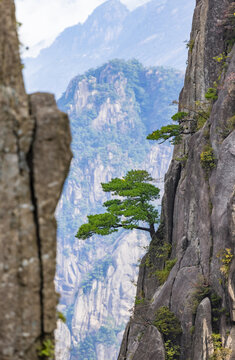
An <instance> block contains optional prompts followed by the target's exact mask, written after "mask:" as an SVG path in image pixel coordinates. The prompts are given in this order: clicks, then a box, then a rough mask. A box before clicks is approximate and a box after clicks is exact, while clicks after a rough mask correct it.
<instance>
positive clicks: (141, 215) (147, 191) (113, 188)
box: [76, 170, 160, 240]
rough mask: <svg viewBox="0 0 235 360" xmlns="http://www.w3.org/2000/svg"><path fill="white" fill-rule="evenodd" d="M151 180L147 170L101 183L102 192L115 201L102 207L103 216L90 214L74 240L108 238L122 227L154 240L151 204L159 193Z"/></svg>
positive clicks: (155, 215)
mask: <svg viewBox="0 0 235 360" xmlns="http://www.w3.org/2000/svg"><path fill="white" fill-rule="evenodd" d="M152 181H153V178H152V177H151V176H150V175H149V173H148V172H147V171H145V170H131V171H129V172H128V173H127V174H126V176H124V177H123V178H121V179H120V178H115V179H112V180H111V181H109V182H108V183H102V184H101V185H102V188H103V191H105V192H110V193H111V194H112V195H117V196H118V198H117V199H113V200H108V201H106V202H105V203H104V204H103V206H104V207H105V208H106V212H105V213H103V214H96V215H89V216H88V223H86V224H83V225H82V226H81V227H80V228H79V229H78V233H77V235H76V237H77V238H78V239H83V240H85V239H87V238H89V237H91V236H92V235H94V234H98V235H109V234H111V233H113V232H116V231H118V229H119V228H123V229H131V230H132V229H138V230H143V231H147V232H149V233H150V235H151V237H152V238H153V236H154V234H155V227H154V224H156V223H157V222H158V220H159V214H158V211H157V209H156V208H155V207H154V206H153V205H152V204H151V202H152V201H153V200H156V199H159V192H160V190H159V189H158V188H157V187H156V186H154V185H153V184H151V182H152ZM142 224H143V226H142ZM145 224H147V225H146V226H145Z"/></svg>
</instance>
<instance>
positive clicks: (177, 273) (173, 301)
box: [118, 0, 235, 360]
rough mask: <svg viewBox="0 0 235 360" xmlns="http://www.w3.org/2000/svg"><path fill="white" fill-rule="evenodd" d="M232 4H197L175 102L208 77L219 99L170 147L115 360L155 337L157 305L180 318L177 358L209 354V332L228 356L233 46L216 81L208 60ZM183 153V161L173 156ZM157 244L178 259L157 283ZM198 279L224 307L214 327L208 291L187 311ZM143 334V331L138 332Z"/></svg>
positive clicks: (190, 97) (202, 89)
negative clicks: (207, 166)
mask: <svg viewBox="0 0 235 360" xmlns="http://www.w3.org/2000/svg"><path fill="white" fill-rule="evenodd" d="M231 4H232V2H231V1H230V2H229V1H227V0H213V1H212V0H198V1H197V2H196V9H195V13H194V19H193V26H192V32H191V41H192V43H191V44H192V48H191V49H190V51H189V58H188V68H187V71H186V76H185V84H184V88H183V90H182V92H181V95H180V105H179V107H180V110H181V111H184V110H185V109H186V110H187V109H195V101H201V102H205V93H206V91H207V89H208V88H209V87H214V81H217V82H218V83H219V86H218V99H217V100H216V101H214V102H213V104H212V109H211V112H210V117H209V118H208V120H207V121H206V123H205V124H204V126H203V127H202V128H201V129H199V130H198V131H196V132H195V134H194V135H192V136H187V137H185V138H184V139H183V141H182V143H181V144H180V145H177V146H176V147H175V149H174V156H173V160H172V163H171V165H170V168H169V170H168V173H167V175H166V178H165V194H164V197H163V203H162V214H161V225H160V228H159V230H158V232H157V233H156V238H155V240H154V241H153V242H152V243H151V245H150V251H149V253H148V254H147V255H146V256H145V257H144V259H143V260H142V266H141V267H140V274H139V280H138V288H137V294H139V296H141V297H142V298H144V301H145V303H144V304H143V305H141V304H139V305H136V307H135V310H134V314H133V317H132V318H131V320H130V322H129V324H128V326H127V329H126V332H125V335H124V339H123V343H122V347H121V350H120V354H119V358H118V359H119V360H121V359H125V360H129V359H132V358H133V356H134V358H135V359H136V360H140V359H142V357H141V353H142V351H143V350H142V349H143V348H145V349H146V351H147V352H149V351H150V349H151V347H152V345H151V344H153V342H154V339H155V336H156V335H155V334H154V333H152V334H150V330H149V328H150V327H151V325H152V324H153V322H154V317H155V313H156V310H157V309H158V308H160V307H161V306H168V307H169V308H170V310H171V311H172V312H174V313H175V315H176V316H177V317H178V319H179V320H180V322H181V327H182V335H181V340H180V352H181V355H180V356H179V358H180V359H182V360H186V359H208V358H209V357H210V355H211V354H213V351H214V348H213V343H212V336H211V335H212V332H217V333H220V335H221V338H222V345H223V347H224V348H228V349H230V350H231V354H230V355H228V356H227V358H228V359H229V358H230V359H233V358H235V344H234V343H235V336H234V333H235V331H234V325H233V324H234V309H235V300H234V299H235V297H234V288H235V283H234V279H235V275H234V274H235V260H234V259H233V260H232V261H231V262H230V264H229V271H228V274H227V276H224V275H223V274H222V273H221V270H220V268H221V265H222V263H221V259H219V258H218V253H219V252H220V251H221V250H222V251H223V250H224V249H229V250H230V251H231V254H232V255H234V241H235V239H234V233H235V222H234V201H235V200H234V196H235V195H234V184H235V148H234V144H235V131H234V124H233V125H231V120H229V119H231V117H232V116H234V114H235V81H234V79H235V77H234V76H235V48H234V46H233V49H232V50H231V51H230V52H229V58H228V59H227V65H225V66H226V68H227V69H226V70H225V71H223V73H222V76H221V79H220V81H218V77H219V74H220V70H221V67H220V66H221V64H220V63H218V62H216V61H215V60H213V57H215V56H217V55H219V54H221V53H223V52H224V51H228V49H227V48H226V43H225V33H224V30H223V27H221V26H219V25H218V24H219V23H220V22H221V19H222V18H223V16H224V14H225V12H226V10H227V9H228V6H229V5H231ZM233 4H234V3H233ZM229 124H230V125H229ZM206 145H208V146H211V147H212V149H213V154H214V156H215V167H214V168H213V169H212V170H211V171H209V172H207V173H206V171H205V170H204V169H203V167H202V163H201V160H200V154H201V153H202V152H203V151H205V146H206ZM185 156H186V158H187V161H186V164H185V163H183V161H182V162H180V161H179V160H176V158H177V159H178V158H184V157H185ZM163 242H169V243H171V245H172V252H171V258H172V259H174V258H177V262H176V264H175V266H174V267H173V269H172V270H171V272H170V274H169V277H168V279H167V281H166V282H165V283H164V284H163V285H162V286H159V283H158V280H157V278H156V276H155V275H154V271H155V270H156V269H159V268H161V267H162V263H159V261H158V260H157V258H156V249H157V248H158V246H159V244H161V243H163ZM146 259H148V261H146ZM200 283H201V285H203V286H204V287H205V288H206V287H207V288H208V289H209V288H210V293H214V294H216V296H217V297H218V299H220V300H219V301H220V304H219V305H218V304H217V307H218V308H219V309H220V310H221V309H222V308H223V311H221V313H220V315H219V320H218V321H217V328H215V320H213V317H214V316H213V312H215V311H216V309H215V304H213V303H212V300H211V299H212V298H211V296H210V298H208V297H206V294H205V295H204V296H202V298H201V299H200V300H199V302H198V306H197V309H196V314H195V312H194V311H193V306H192V299H193V296H194V295H193V293H195V291H196V290H197V289H198V287H199V285H200ZM200 302H201V303H200ZM210 309H211V310H210ZM211 312H212V316H211ZM225 313H227V316H225ZM147 332H148V333H149V336H148V337H147V336H145V335H144V334H146V333H147ZM156 341H157V338H156ZM139 350H141V351H139ZM155 358H156V359H157V358H158V357H155ZM152 359H154V357H152Z"/></svg>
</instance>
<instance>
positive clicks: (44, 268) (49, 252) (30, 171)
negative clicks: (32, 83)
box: [0, 0, 71, 360]
mask: <svg viewBox="0 0 235 360" xmlns="http://www.w3.org/2000/svg"><path fill="white" fill-rule="evenodd" d="M0 132H1V140H0V156H1V160H0V164H1V165H0V201H1V210H0V230H1V231H0V279H1V281H0V286H1V290H0V309H1V321H0V359H1V360H18V359H27V360H31V359H37V358H38V351H37V348H38V346H41V342H42V341H43V339H45V337H46V336H47V335H48V336H50V337H51V339H52V340H53V331H54V329H55V326H56V304H57V297H56V294H55V289H54V284H53V279H54V273H55V252H56V224H55V220H54V210H55V207H56V204H57V201H58V198H59V195H60V191H61V188H62V185H63V182H64V179H65V176H66V171H67V169H68V166H69V162H70V158H71V153H70V151H69V144H70V131H69V124H68V119H67V117H66V116H65V115H64V114H62V113H60V112H59V110H58V109H57V108H56V104H55V100H54V98H53V96H52V95H49V94H34V95H32V96H30V97H29V98H28V96H27V95H26V93H25V90H24V85H23V80H22V75H21V63H20V57H19V43H18V38H17V33H16V21H15V9H14V2H13V1H10V0H2V1H0Z"/></svg>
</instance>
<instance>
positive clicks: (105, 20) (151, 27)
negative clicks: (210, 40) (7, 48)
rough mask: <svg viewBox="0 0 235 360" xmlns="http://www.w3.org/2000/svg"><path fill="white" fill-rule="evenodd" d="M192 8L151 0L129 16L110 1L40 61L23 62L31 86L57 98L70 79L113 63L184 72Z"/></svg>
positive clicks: (63, 36)
mask: <svg viewBox="0 0 235 360" xmlns="http://www.w3.org/2000/svg"><path fill="white" fill-rule="evenodd" d="M172 3H173V5H172ZM193 6H194V1H193V0H189V1H187V2H185V1H184V0H175V1H174V2H172V1H171V0H161V1H159V0H152V1H150V2H149V3H146V4H145V5H143V6H140V7H138V8H137V9H135V10H134V11H132V12H130V11H129V10H128V9H127V8H126V7H125V6H124V5H123V4H122V3H121V2H120V1H119V0H109V1H107V2H105V3H104V4H102V5H100V6H99V7H98V8H96V9H95V10H94V12H93V13H92V14H91V15H90V16H89V17H88V19H87V21H86V22H85V23H84V24H78V25H75V26H73V27H70V28H68V29H66V30H64V31H63V32H62V33H61V34H60V35H59V36H58V37H57V39H56V40H55V41H54V43H53V44H52V45H51V46H50V47H49V48H46V49H43V50H42V51H41V52H40V54H39V55H38V57H37V58H35V59H33V58H26V59H25V60H24V63H25V71H24V75H25V80H26V86H27V88H28V90H29V91H34V90H37V91H38V90H42V91H45V90H47V91H51V92H54V93H56V94H57V96H58V95H60V94H61V93H62V91H64V89H65V87H66V86H67V84H68V79H71V78H72V77H73V76H75V75H77V74H78V73H80V74H81V73H83V72H84V71H86V70H88V69H89V68H92V67H97V66H99V65H102V64H103V63H104V62H106V61H107V60H110V59H112V58H119V59H121V58H123V59H126V60H127V59H131V58H137V59H138V60H140V61H141V62H143V64H144V65H148V66H150V65H151V66H152V65H164V66H171V67H175V68H179V69H181V70H184V69H185V62H186V56H187V50H186V48H185V44H184V43H183V42H184V40H186V39H188V38H189V32H190V26H191V18H192V11H193ZM181 13H183V14H184V18H183V19H182V16H181ZM172 24H174V26H172ZM55 64H56V66H55Z"/></svg>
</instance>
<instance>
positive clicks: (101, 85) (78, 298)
mask: <svg viewBox="0 0 235 360" xmlns="http://www.w3.org/2000/svg"><path fill="white" fill-rule="evenodd" d="M181 85H182V75H181V73H179V72H177V71H173V70H164V69H162V68H151V69H146V68H144V67H142V65H141V64H139V63H138V62H137V61H131V62H129V63H126V62H124V61H118V60H117V61H111V62H109V63H107V64H105V65H104V66H102V67H101V68H98V69H96V70H91V71H89V72H88V73H86V74H85V75H84V76H78V77H76V78H74V79H73V80H72V81H71V82H70V84H69V86H68V88H67V90H66V92H65V93H64V95H63V97H62V98H61V99H60V100H59V102H58V104H59V107H60V108H61V109H63V110H67V112H68V114H69V116H70V121H71V129H72V135H73V142H72V150H73V154H74V158H73V161H72V164H71V168H70V174H69V177H68V179H67V182H66V185H65V188H64V192H63V195H62V197H61V200H60V203H59V205H58V207H57V220H58V226H59V230H58V250H57V276H56V286H57V289H58V292H60V294H61V299H60V306H59V309H60V310H61V311H62V312H63V313H64V314H65V316H66V318H67V325H63V326H61V325H60V327H59V329H58V330H57V334H58V335H57V336H58V339H60V340H59V342H58V345H57V346H58V351H57V358H58V359H61V360H62V359H63V360H64V359H74V360H75V359H78V358H81V359H83V358H84V357H85V355H86V356H88V355H87V354H89V359H98V360H102V359H103V360H107V359H110V360H111V359H113V360H114V359H116V358H117V356H118V349H119V345H120V341H121V338H122V334H123V330H124V327H125V324H126V322H127V320H128V318H129V316H130V310H131V308H132V307H133V304H134V299H135V292H136V286H135V283H136V279H137V272H138V264H139V259H140V258H141V257H142V256H143V254H144V252H145V251H146V246H147V245H148V244H149V240H150V239H149V235H148V234H147V233H144V232H138V231H133V232H131V231H121V232H120V233H117V234H112V236H108V237H103V238H102V237H98V236H96V237H95V236H94V237H93V238H92V239H89V240H86V241H82V240H78V239H76V238H75V235H76V232H77V230H78V227H79V225H81V224H82V223H83V222H85V221H86V215H87V214H91V213H93V214H94V213H97V212H101V211H103V210H102V203H103V202H104V200H105V199H107V194H106V193H104V192H103V191H102V188H101V185H100V183H101V182H107V181H109V180H110V179H111V178H113V177H120V176H123V175H124V174H125V173H126V171H128V170H130V169H147V170H148V171H149V172H150V173H151V174H152V176H153V177H154V179H155V182H154V184H155V185H156V186H158V187H160V188H161V189H162V185H163V178H164V174H165V172H166V170H167V167H168V164H169V161H170V158H171V154H172V152H171V147H170V146H169V145H162V146H161V147H160V146H159V145H157V144H156V143H150V142H148V141H147V140H146V135H147V134H148V133H149V132H150V131H152V130H154V129H155V128H157V127H159V126H160V125H162V124H164V123H165V122H167V121H169V118H170V116H171V114H173V113H174V111H175V110H176V109H175V107H174V106H170V105H169V104H170V102H171V101H172V100H174V99H175V98H176V97H177V94H178V92H179V90H180V88H181ZM61 344H64V346H62V345H61ZM63 347H64V349H65V348H67V349H69V348H70V354H69V353H68V352H62V351H61V349H62V348H63ZM66 354H67V355H66Z"/></svg>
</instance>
